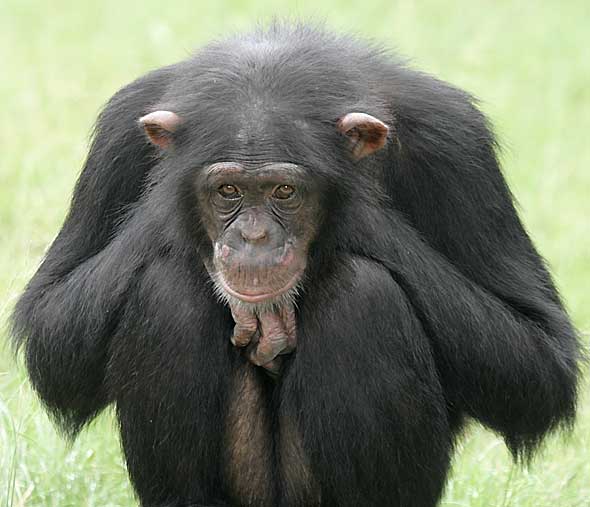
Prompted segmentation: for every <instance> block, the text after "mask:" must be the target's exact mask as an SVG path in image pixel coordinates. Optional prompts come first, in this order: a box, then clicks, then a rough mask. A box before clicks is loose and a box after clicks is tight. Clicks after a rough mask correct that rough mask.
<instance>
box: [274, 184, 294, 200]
mask: <svg viewBox="0 0 590 507" xmlns="http://www.w3.org/2000/svg"><path fill="white" fill-rule="evenodd" d="M293 194H295V189H294V188H293V187H292V186H290V185H279V186H278V187H276V188H275V190H274V192H273V193H272V196H273V197H274V198H275V199H290V198H291V197H293Z"/></svg>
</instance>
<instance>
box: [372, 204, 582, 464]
mask: <svg viewBox="0 0 590 507" xmlns="http://www.w3.org/2000/svg"><path fill="white" fill-rule="evenodd" d="M374 218H375V220H378V218H377V217H374ZM390 219H391V225H390V229H389V230H391V234H390V235H389V237H388V238H386V239H384V241H383V243H382V244H381V247H378V248H381V249H382V250H381V254H380V256H379V257H380V258H381V259H382V261H383V263H384V264H385V265H387V267H388V268H389V270H390V272H391V274H392V276H393V277H394V279H395V280H396V281H397V282H398V283H399V284H400V286H401V287H402V288H403V289H404V291H405V293H406V294H407V296H408V298H409V299H410V301H411V302H412V305H413V306H414V308H415V310H416V312H417V314H418V316H419V318H420V320H421V322H422V325H423V327H424V329H425V331H426V333H427V334H428V336H429V338H430V340H431V341H432V346H433V349H434V354H435V358H436V361H437V367H438V370H439V372H440V375H441V377H442V381H443V386H444V389H445V391H446V393H447V396H448V398H449V401H450V402H451V403H452V404H453V405H455V406H458V407H460V408H461V409H462V410H464V411H465V412H466V413H467V414H469V415H471V416H473V417H475V418H477V419H479V420H480V421H481V422H483V423H484V424H486V425H488V426H489V427H491V428H493V429H495V430H496V431H498V432H500V433H501V434H502V435H503V436H504V437H505V439H506V442H507V444H508V446H509V447H510V449H511V450H512V452H513V453H515V455H517V454H523V453H524V454H525V455H527V454H530V452H532V451H533V450H534V449H535V447H536V445H537V444H538V443H539V441H540V440H541V438H542V437H543V436H544V434H545V433H546V432H547V431H550V430H551V429H553V428H555V427H556V426H557V425H558V424H560V423H563V422H566V423H568V422H571V420H572V418H573V416H574V409H575V403H576V388H577V381H578V376H579V370H578V360H579V344H578V340H577V335H576V332H575V330H574V329H573V327H572V325H571V323H570V320H569V318H568V316H567V314H566V312H565V311H564V309H563V308H562V307H561V305H560V304H559V303H558V302H557V301H555V300H554V299H553V298H551V297H546V298H545V299H544V300H541V299H537V300H535V301H534V306H533V304H532V303H531V308H534V310H535V312H534V314H533V315H530V314H528V313H526V312H524V311H522V309H521V308H519V307H515V306H511V305H510V304H509V302H507V301H504V300H502V299H500V298H499V297H498V296H497V295H495V294H494V293H493V292H491V291H490V290H488V289H486V288H485V287H481V286H479V285H478V284H476V283H474V282H473V281H472V280H471V279H469V278H467V277H466V276H465V275H463V274H462V273H460V272H459V271H458V270H457V269H456V268H455V267H454V266H453V265H452V264H451V263H450V262H449V261H448V260H447V259H446V258H444V257H443V256H442V255H441V254H439V253H438V252H436V251H435V250H433V249H432V248H431V247H430V246H429V245H427V244H426V243H425V242H424V241H423V240H422V239H421V238H420V237H419V236H418V234H417V233H416V231H414V230H413V229H412V228H411V227H409V226H408V225H407V224H406V223H405V222H403V221H402V219H400V218H399V217H398V216H396V215H392V216H391V217H390ZM377 223H378V222H377ZM381 226H382V227H387V225H386V224H381ZM383 230H385V229H383ZM523 269H529V268H527V267H526V266H523ZM515 290H518V287H516V288H515ZM521 297H522V298H523V300H525V301H526V298H527V294H526V293H525V294H521Z"/></svg>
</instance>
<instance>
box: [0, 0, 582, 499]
mask: <svg viewBox="0 0 590 507" xmlns="http://www.w3.org/2000/svg"><path fill="white" fill-rule="evenodd" d="M272 15H278V16H280V17H289V18H303V19H308V20H312V21H317V20H322V19H323V20H325V21H326V23H327V26H328V27H330V28H333V29H336V30H343V31H347V32H353V33H356V34H361V35H363V36H367V37H370V38H373V39H376V40H379V41H382V42H384V43H385V44H386V45H388V46H390V47H393V48H396V49H397V50H398V51H399V52H401V53H402V54H403V55H406V56H409V57H410V58H411V59H412V60H413V64H414V65H415V66H417V67H419V68H421V69H424V70H427V71H429V72H431V73H434V74H436V75H438V76H440V77H442V78H443V79H446V80H448V81H451V82H452V83H454V84H456V85H458V86H461V87H463V88H466V89H467V90H469V91H470V92H472V93H474V94H475V95H476V96H478V97H480V98H481V99H482V108H483V109H484V110H485V112H486V113H487V114H488V115H489V116H490V117H491V118H492V120H493V122H494V123H495V125H496V127H497V131H498V133H499V135H500V139H501V141H502V142H503V145H504V151H503V154H502V159H503V163H504V170H505V174H506V177H507V179H508V180H509V183H510V184H511V187H512V189H513V192H514V194H515V196H516V197H517V199H518V202H519V206H520V210H521V213H522V216H523V218H524V221H525V223H526V225H527V227H528V229H529V230H530V232H531V234H532V236H533V238H534V240H535V242H536V243H537V245H538V247H539V249H540V250H541V252H542V253H543V254H544V256H545V257H546V258H547V260H548V262H549V264H550V266H551V267H552V269H553V272H554V275H555V278H556V281H557V284H558V286H559V287H560V289H561V292H562V294H563V297H564V299H565V301H566V303H567V306H568V307H569V309H570V311H571V313H572V315H573V317H574V319H575V322H576V324H577V326H578V327H579V329H580V330H581V331H582V332H583V333H584V341H585V343H588V331H589V330H590V293H589V290H588V288H589V286H590V204H589V199H590V2H588V0H579V1H574V0H568V1H565V2H551V1H541V2H539V1H521V2H508V1H483V0H482V1H468V0H466V1H462V2H440V1H436V0H429V1H422V2H412V1H409V0H406V1H392V0H389V1H381V2H377V1H367V0H365V1H362V2H361V1H358V0H357V1H351V0H318V1H316V2H309V3H305V2H302V1H283V2H281V3H280V5H279V4H278V2H271V1H268V0H234V1H220V0H218V1H213V0H212V1H209V2H205V1H203V2H198V1H193V2H182V1H179V2H172V1H169V2H162V0H157V1H156V0H144V1H142V2H137V3H131V2H129V3H125V2H120V1H114V0H105V1H101V2H98V1H96V2H77V3H76V2H66V1H59V0H54V1H52V2H49V1H42V0H38V1H30V0H2V1H1V3H0V63H1V65H0V115H1V116H2V121H1V122H0V237H1V247H0V305H1V306H0V308H1V313H0V319H1V322H2V324H3V331H2V332H3V335H4V336H2V337H0V341H1V342H5V340H4V337H5V335H6V330H5V327H6V326H5V322H6V318H7V315H8V313H9V312H10V309H11V307H12V306H13V304H14V302H15V299H16V297H17V295H18V293H19V291H20V290H21V289H22V287H23V284H24V283H25V281H26V280H27V279H28V278H29V277H30V276H31V275H32V274H33V271H34V270H35V267H36V266H37V264H38V262H39V260H40V258H41V256H42V255H43V251H44V249H45V248H46V247H47V245H48V244H49V243H50V242H51V240H52V238H53V236H54V235H55V234H56V232H57V230H58V228H59V226H60V223H61V222H62V220H63V218H64V215H65V213H66V210H67V206H68V201H69V197H70V193H71V190H72V186H73V184H74V181H75V179H76V176H77V174H78V172H79V169H80V167H81V165H82V162H83V159H84V157H85V153H86V149H87V143H88V134H89V132H90V129H91V125H92V122H93V120H94V118H95V117H96V114H97V112H98V110H99V108H100V107H101V105H102V104H103V103H104V102H105V101H106V100H107V99H108V98H109V97H110V96H111V95H112V94H113V93H114V92H115V91H116V90H117V89H118V88H119V87H121V86H123V85H124V84H126V83H127V82H129V81H130V80H132V79H134V78H135V77H137V76H139V75H140V74H143V73H144V72H146V71H147V70H149V69H153V68H155V67H158V66H161V65H164V64H167V63H171V62H174V61H177V60H179V59H182V58H184V57H186V56H187V55H188V54H189V53H190V52H191V50H192V49H193V48H195V47H198V46H200V45H202V44H204V43H206V42H207V41H209V40H210V39H212V38H216V37H221V36H223V35H225V34H227V33H231V32H234V31H236V30H244V29H248V28H249V27H251V26H252V25H253V24H254V23H255V22H258V21H262V22H264V21H268V20H269V19H270V16H272ZM588 391H589V390H588V387H587V383H585V385H584V389H583V393H582V398H581V402H580V414H579V419H578V425H577V428H576V430H575V432H574V433H573V434H572V435H570V436H568V437H563V436H556V437H553V438H551V439H550V440H549V441H548V444H547V445H546V447H545V449H544V451H543V453H542V454H541V455H540V456H539V457H538V458H537V460H536V461H535V462H534V463H533V465H532V466H531V467H529V468H528V469H525V470H523V469H520V468H518V467H514V466H513V465H512V464H511V462H510V459H509V456H508V453H507V452H506V450H505V448H504V446H503V444H502V441H501V440H499V439H498V438H496V437H495V436H494V435H492V434H490V433H489V432H486V431H485V430H483V429H482V428H481V427H479V426H477V425H473V426H472V427H470V429H469V431H468V432H467V434H466V438H465V439H464V440H463V441H462V443H461V445H460V446H459V449H458V453H457V458H456V460H455V466H454V472H453V475H452V477H451V479H450V481H449V484H448V488H447V493H446V496H445V499H444V501H443V505H444V506H447V507H450V506H468V507H476V506H482V507H483V506H486V507H490V506H527V507H545V506H546V507H554V506H559V507H574V506H590V396H589V393H588ZM116 433H117V432H116V428H115V424H114V422H113V419H112V415H111V414H107V415H105V416H102V417H101V418H100V419H99V420H98V421H97V422H96V423H95V424H93V425H92V427H91V428H90V429H89V430H88V431H86V432H84V433H83V434H82V436H81V437H80V438H79V439H78V440H77V441H76V442H75V444H73V445H72V446H67V445H66V444H65V443H64V442H63V441H62V440H61V439H60V438H59V436H58V435H57V434H56V433H55V431H54V429H53V427H52V426H51V424H50V422H49V421H48V419H47V417H46V416H45V414H44V413H43V411H42V409H41V407H40V405H39V404H38V402H37V401H36V400H35V398H34V396H33V395H32V393H31V390H30V388H29V386H28V384H27V382H26V380H25V375H24V373H23V369H22V366H20V365H18V364H16V363H15V362H14V360H13V358H12V357H11V355H10V352H9V350H8V349H7V348H6V347H4V348H3V349H2V350H1V351H0V505H1V506H43V507H46V506H60V507H64V506H101V507H105V506H131V505H135V501H134V499H133V494H132V492H131V489H130V487H129V483H128V479H127V474H126V472H125V469H124V465H123V463H122V460H121V458H120V452H119V444H118V442H117V437H116Z"/></svg>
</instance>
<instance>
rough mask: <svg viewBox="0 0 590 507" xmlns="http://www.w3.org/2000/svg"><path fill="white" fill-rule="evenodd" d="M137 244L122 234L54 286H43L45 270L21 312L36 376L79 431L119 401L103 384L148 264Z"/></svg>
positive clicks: (19, 330) (19, 337)
mask: <svg viewBox="0 0 590 507" xmlns="http://www.w3.org/2000/svg"><path fill="white" fill-rule="evenodd" d="M134 242H135V243H136V242H137V238H134V237H133V236H132V235H129V234H121V235H119V236H118V237H116V238H115V239H114V240H113V241H112V242H111V243H110V244H109V245H108V246H107V247H106V248H105V249H103V250H101V251H100V252H98V253H97V254H95V255H94V256H92V257H91V258H89V259H87V260H85V261H84V262H82V263H81V264H79V265H78V266H76V267H75V268H74V269H72V270H71V271H69V272H68V273H66V274H64V275H62V276H60V277H59V278H57V279H55V280H54V281H53V283H51V284H46V285H45V284H44V285H43V286H40V285H39V278H41V276H42V274H38V275H37V276H36V277H35V278H34V279H33V280H32V282H31V284H29V287H28V288H27V290H26V291H25V293H24V294H23V296H22V297H21V298H20V300H19V301H18V303H17V305H16V308H15V311H14V314H13V333H14V337H15V340H16V344H17V346H19V347H22V348H23V349H24V354H25V360H26V364H27V370H28V372H29V377H30V379H31V382H32V384H33V386H34V388H35V390H36V391H37V392H38V394H39V396H40V398H41V400H42V401H43V402H44V404H45V406H46V407H47V409H48V410H49V412H50V413H51V414H52V415H53V416H54V418H55V420H56V422H57V423H58V424H59V426H60V428H62V429H63V430H64V431H65V432H66V433H67V434H69V435H71V436H74V435H75V434H76V433H77V432H78V430H79V429H80V428H81V427H82V426H83V425H84V424H85V423H86V422H88V421H89V420H90V419H92V418H93V417H94V416H95V415H96V414H97V413H98V412H100V410H102V409H103V408H104V407H105V406H106V405H107V404H108V403H109V402H110V401H111V400H110V399H109V396H108V393H107V392H106V390H105V388H104V386H103V381H104V375H105V368H106V364H107V362H108V360H109V352H108V351H109V339H110V337H111V335H112V334H113V333H114V331H115V329H116V326H117V322H118V319H119V314H120V312H121V311H122V309H123V307H124V305H125V300H126V296H127V293H128V291H129V289H130V288H131V283H132V280H133V279H134V278H135V277H137V276H138V275H139V271H140V270H141V268H142V261H141V257H140V256H139V255H137V254H136V252H134V250H133V247H135V246H136V244H134ZM71 247H72V248H75V245H72V246H71Z"/></svg>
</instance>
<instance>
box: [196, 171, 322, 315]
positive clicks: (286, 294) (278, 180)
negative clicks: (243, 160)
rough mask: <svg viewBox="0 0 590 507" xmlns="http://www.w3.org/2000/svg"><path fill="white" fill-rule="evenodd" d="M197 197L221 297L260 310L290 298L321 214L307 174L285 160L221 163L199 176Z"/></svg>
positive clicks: (303, 269)
mask: <svg viewBox="0 0 590 507" xmlns="http://www.w3.org/2000/svg"><path fill="white" fill-rule="evenodd" d="M197 196H198V202H199V207H200V213H201V219H202V221H203V225H204V227H205V229H206V231H207V233H208V235H209V238H210V239H211V242H212V244H213V258H212V259H211V260H210V263H209V266H208V269H209V271H210V274H211V276H212V278H213V280H214V282H215V285H216V290H217V292H218V294H219V295H220V296H221V297H222V298H223V299H225V300H238V301H239V302H242V303H250V304H255V305H260V304H267V303H274V302H281V301H284V300H285V299H289V298H291V297H293V295H294V294H295V293H296V291H297V287H298V285H299V284H300V282H301V279H302V277H303V273H304V271H305V267H306V264H307V255H308V251H309V245H310V242H311V241H312V240H313V238H314V236H315V232H316V230H317V225H318V223H319V216H320V211H321V210H320V205H319V201H320V199H319V191H318V189H317V188H316V186H315V185H311V184H310V177H309V175H308V174H307V171H306V170H305V169H304V168H302V167H300V166H298V165H295V164H291V163H280V162H277V163H267V164H262V165H254V166H253V165H252V164H240V163H238V162H221V163H216V164H212V165H210V166H208V167H206V168H205V169H204V172H203V173H202V174H200V176H199V178H198V182H197Z"/></svg>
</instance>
